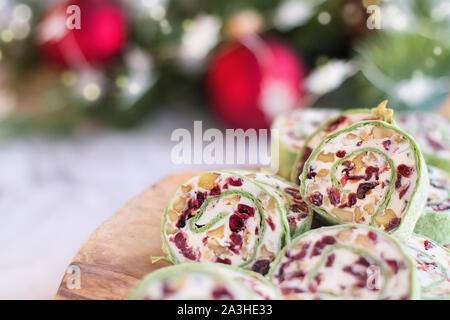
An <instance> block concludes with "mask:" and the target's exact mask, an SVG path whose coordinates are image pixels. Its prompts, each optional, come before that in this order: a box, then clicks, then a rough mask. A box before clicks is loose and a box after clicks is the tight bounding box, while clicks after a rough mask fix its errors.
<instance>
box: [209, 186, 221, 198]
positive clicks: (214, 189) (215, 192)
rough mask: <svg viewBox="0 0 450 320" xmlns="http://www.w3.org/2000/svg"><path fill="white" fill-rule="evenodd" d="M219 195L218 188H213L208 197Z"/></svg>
mask: <svg viewBox="0 0 450 320" xmlns="http://www.w3.org/2000/svg"><path fill="white" fill-rule="evenodd" d="M220 194H221V190H220V187H219V186H217V185H216V186H214V188H212V189H211V191H210V192H209V195H210V196H218V195H220Z"/></svg>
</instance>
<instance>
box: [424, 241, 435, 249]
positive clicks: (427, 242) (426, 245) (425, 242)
mask: <svg viewBox="0 0 450 320" xmlns="http://www.w3.org/2000/svg"><path fill="white" fill-rule="evenodd" d="M423 246H424V248H425V250H428V249H431V248H434V244H432V243H431V242H430V241H428V240H425V241H424V242H423Z"/></svg>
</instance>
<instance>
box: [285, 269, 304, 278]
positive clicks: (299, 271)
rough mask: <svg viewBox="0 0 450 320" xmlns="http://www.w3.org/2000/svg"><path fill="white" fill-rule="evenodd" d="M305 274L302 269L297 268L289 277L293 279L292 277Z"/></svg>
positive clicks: (301, 276)
mask: <svg viewBox="0 0 450 320" xmlns="http://www.w3.org/2000/svg"><path fill="white" fill-rule="evenodd" d="M305 276H306V273H305V271H303V270H298V271H295V272H294V273H293V274H292V275H291V276H290V277H289V278H290V279H293V278H304V277H305Z"/></svg>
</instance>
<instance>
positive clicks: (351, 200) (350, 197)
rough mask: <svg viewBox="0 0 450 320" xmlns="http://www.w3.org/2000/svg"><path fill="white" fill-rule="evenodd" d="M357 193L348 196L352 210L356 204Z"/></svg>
mask: <svg viewBox="0 0 450 320" xmlns="http://www.w3.org/2000/svg"><path fill="white" fill-rule="evenodd" d="M356 201H357V200H356V193H354V192H352V193H349V195H348V206H349V207H350V208H351V207H353V206H354V205H355V204H356Z"/></svg>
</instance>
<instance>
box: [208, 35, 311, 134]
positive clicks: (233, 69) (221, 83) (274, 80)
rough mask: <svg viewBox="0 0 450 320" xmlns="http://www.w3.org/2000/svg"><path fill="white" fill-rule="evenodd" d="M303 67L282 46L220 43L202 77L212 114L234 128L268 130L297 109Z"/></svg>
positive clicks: (261, 41) (258, 41) (252, 40)
mask: <svg viewBox="0 0 450 320" xmlns="http://www.w3.org/2000/svg"><path fill="white" fill-rule="evenodd" d="M304 75H305V72H304V67H303V64H302V63H301V61H300V59H299V58H298V57H297V56H296V54H295V53H294V52H293V51H292V50H291V49H290V48H289V47H287V46H286V45H284V44H283V43H281V42H279V41H277V40H274V39H262V38H260V37H258V36H252V37H248V38H244V39H243V40H241V41H240V42H232V43H226V44H224V45H223V46H222V47H220V48H219V50H218V52H217V53H216V55H215V56H214V58H213V60H212V62H211V64H210V67H209V71H208V74H207V80H206V81H207V88H208V91H209V92H208V93H209V97H210V102H211V105H212V108H213V111H214V112H215V113H216V114H217V115H218V116H219V118H221V119H222V120H223V121H224V122H225V123H226V124H227V125H229V126H232V127H235V128H243V129H248V128H268V127H269V126H270V123H271V122H272V120H273V119H274V117H275V116H276V115H278V114H280V113H282V112H284V111H287V110H290V109H293V108H294V107H298V104H299V102H300V99H301V97H302V95H303V80H304Z"/></svg>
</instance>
